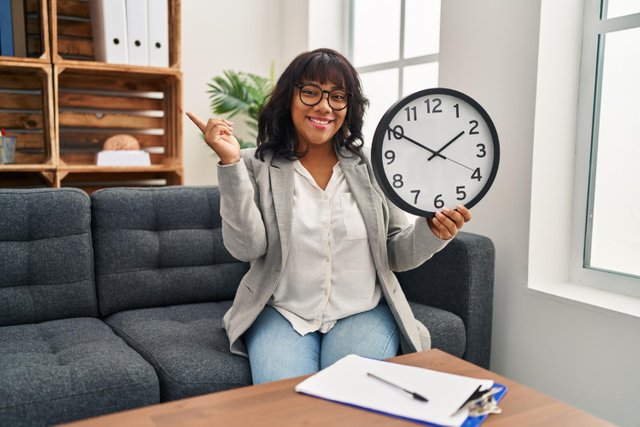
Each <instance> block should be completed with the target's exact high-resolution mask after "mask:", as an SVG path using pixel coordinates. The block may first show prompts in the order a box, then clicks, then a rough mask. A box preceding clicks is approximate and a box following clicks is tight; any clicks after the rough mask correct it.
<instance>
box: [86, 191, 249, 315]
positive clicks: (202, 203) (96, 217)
mask: <svg viewBox="0 0 640 427" xmlns="http://www.w3.org/2000/svg"><path fill="white" fill-rule="evenodd" d="M219 200H220V199H219V193H218V189H217V188H215V187H161V188H111V189H104V190H99V191H96V192H95V193H93V194H92V195H91V204H92V228H93V238H94V252H95V270H96V285H97V290H98V301H99V307H100V313H101V314H102V315H103V316H106V315H109V314H111V313H114V312H118V311H122V310H129V309H135V308H145V307H159V306H168V305H175V304H187V303H196V302H207V301H219V300H230V299H233V297H234V295H235V291H236V289H237V287H238V284H239V283H240V280H241V278H242V276H243V275H244V274H245V273H246V271H247V270H248V264H245V263H241V262H239V261H237V260H235V259H234V258H233V257H232V256H231V255H230V254H229V252H228V251H227V250H226V249H225V247H224V245H223V243H222V230H221V228H220V227H221V217H220V207H219V203H220V201H219Z"/></svg>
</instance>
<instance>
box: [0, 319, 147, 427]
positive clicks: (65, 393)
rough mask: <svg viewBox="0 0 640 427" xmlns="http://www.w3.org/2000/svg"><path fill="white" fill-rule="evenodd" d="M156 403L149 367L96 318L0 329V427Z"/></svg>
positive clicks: (62, 420) (74, 417)
mask: <svg viewBox="0 0 640 427" xmlns="http://www.w3.org/2000/svg"><path fill="white" fill-rule="evenodd" d="M158 401H159V387H158V378H157V376H156V375H155V372H154V371H153V368H152V367H151V366H150V365H149V364H148V363H147V362H145V360H144V359H143V358H142V357H141V356H140V355H139V354H137V353H136V352H135V351H133V349H131V348H130V347H128V346H127V345H126V344H125V343H124V341H123V340H122V339H120V338H119V337H117V336H116V335H115V334H114V333H113V331H112V330H111V329H110V328H109V327H108V326H107V325H106V324H104V323H103V322H102V321H100V320H98V319H92V318H75V319H64V320H54V321H50V322H45V323H40V324H28V325H17V326H3V327H0V425H7V426H22V425H48V424H53V423H60V422H66V421H71V420H75V419H79V418H86V417H90V416H95V415H100V414H106V413H110V412H115V411H120V410H124V409H128V408H135V407H139V406H144V405H149V404H153V403H157V402H158Z"/></svg>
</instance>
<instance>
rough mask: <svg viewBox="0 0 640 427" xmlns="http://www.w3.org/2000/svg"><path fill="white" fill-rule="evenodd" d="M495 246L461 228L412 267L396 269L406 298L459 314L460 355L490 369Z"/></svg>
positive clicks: (488, 240)
mask: <svg viewBox="0 0 640 427" xmlns="http://www.w3.org/2000/svg"><path fill="white" fill-rule="evenodd" d="M494 268H495V248H494V246H493V242H492V241H491V239H489V238H488V237H485V236H481V235H477V234H471V233H465V232H461V233H459V234H458V236H457V237H456V238H455V239H454V240H453V241H452V242H450V243H449V244H448V245H447V246H446V247H445V248H444V249H443V250H442V251H440V252H439V253H437V254H435V255H434V256H433V257H432V258H431V259H430V260H428V261H427V262H425V263H424V264H422V265H421V266H420V267H417V268H415V269H413V270H409V271H406V272H402V273H397V277H398V280H399V281H400V285H401V286H402V289H403V290H404V292H405V294H406V296H407V299H408V300H409V301H414V302H418V303H421V304H425V305H429V306H432V307H437V308H440V309H443V310H447V311H450V312H452V313H454V314H456V315H458V316H459V317H460V318H461V319H462V321H463V322H464V325H465V327H466V332H467V347H466V350H465V353H464V356H463V358H464V359H466V360H468V361H470V362H472V363H475V364H476V365H479V366H482V367H483V368H487V369H489V361H490V357H491V322H492V315H493V280H494Z"/></svg>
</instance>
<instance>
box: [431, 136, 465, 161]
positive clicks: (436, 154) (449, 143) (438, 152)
mask: <svg viewBox="0 0 640 427" xmlns="http://www.w3.org/2000/svg"><path fill="white" fill-rule="evenodd" d="M462 135H464V131H462V132H460V133H459V134H457V135H456V136H454V137H453V139H452V140H451V141H449V142H447V143H446V144H444V145H443V146H442V147H441V148H440V149H439V150H438V151H436V152H435V153H433V154H432V155H431V157H429V158H428V159H427V160H428V161H431V159H433V158H434V157H436V156H438V155H440V153H442V151H444V149H445V148H447V147H448V146H450V145H451V144H453V143H454V142H455V141H456V140H457V139H458V138H460V137H461V136H462Z"/></svg>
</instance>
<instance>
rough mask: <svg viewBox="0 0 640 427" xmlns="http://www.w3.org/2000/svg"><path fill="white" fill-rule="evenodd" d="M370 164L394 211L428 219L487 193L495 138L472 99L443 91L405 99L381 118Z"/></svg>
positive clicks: (495, 157) (496, 143)
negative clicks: (395, 208) (395, 206)
mask: <svg viewBox="0 0 640 427" xmlns="http://www.w3.org/2000/svg"><path fill="white" fill-rule="evenodd" d="M371 157H372V163H373V170H374V173H375V177H376V180H377V181H378V183H379V184H380V186H381V187H382V190H383V191H384V193H385V195H386V196H387V197H388V198H389V199H390V200H391V201H392V202H393V203H395V204H396V205H397V206H398V207H399V208H401V209H403V210H405V211H407V212H409V213H411V214H414V215H418V216H424V217H432V216H433V215H434V214H435V213H436V212H437V211H441V210H442V209H443V208H445V207H447V208H449V209H455V207H456V206H457V205H459V204H462V205H464V206H466V207H467V208H470V207H472V206H474V205H475V204H477V203H478V202H479V201H480V200H481V199H482V198H483V197H484V196H485V195H486V194H487V191H488V190H489V188H490V187H491V184H493V181H494V179H495V177H496V172H497V171H498V164H499V162H500V144H499V141H498V133H497V132H496V128H495V126H494V124H493V122H492V121H491V118H490V117H489V115H488V114H487V112H486V111H485V110H484V108H482V106H481V105H480V104H478V103H477V102H476V101H474V100H473V99H472V98H471V97H469V96H467V95H465V94H463V93H461V92H458V91H455V90H452V89H446V88H432V89H424V90H421V91H418V92H415V93H413V94H411V95H408V96H406V97H404V98H402V99H401V100H399V101H398V102H396V103H395V104H394V105H392V106H391V107H390V108H389V110H387V112H386V113H385V114H384V116H383V117H382V119H381V120H380V122H379V123H378V127H377V128H376V132H375V134H374V137H373V146H372V152H371Z"/></svg>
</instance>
